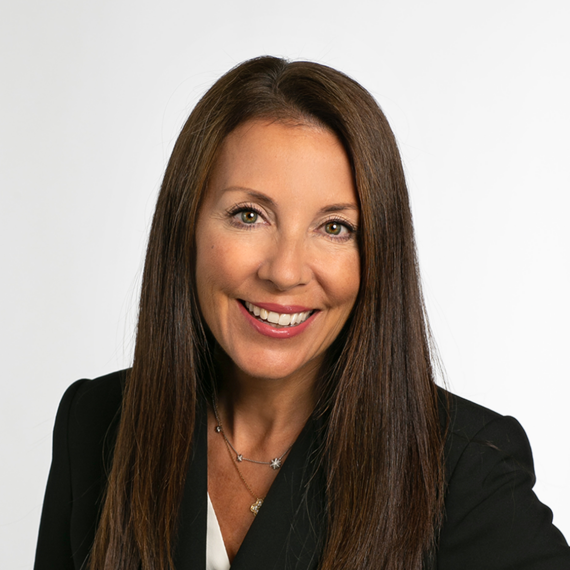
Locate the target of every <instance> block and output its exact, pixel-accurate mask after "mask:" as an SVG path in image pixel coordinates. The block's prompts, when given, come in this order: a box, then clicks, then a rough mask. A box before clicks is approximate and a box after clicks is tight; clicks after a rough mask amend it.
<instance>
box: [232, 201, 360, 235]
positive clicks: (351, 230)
mask: <svg viewBox="0 0 570 570" xmlns="http://www.w3.org/2000/svg"><path fill="white" fill-rule="evenodd" d="M242 212H255V213H256V214H257V215H258V216H259V217H260V218H261V219H262V220H266V218H265V216H264V214H263V212H262V211H261V210H260V209H259V208H258V207H257V206H255V205H254V204H236V205H235V206H233V207H232V208H230V209H229V210H228V211H227V216H228V218H229V221H230V223H231V224H232V225H234V226H235V227H238V228H240V229H245V230H253V229H254V227H255V226H257V225H259V224H257V223H252V224H246V223H244V222H242V221H239V220H237V219H236V216H237V214H241V213H242ZM327 224H339V225H341V226H343V227H344V228H345V229H346V230H347V233H346V234H344V235H340V236H335V235H333V234H325V235H326V236H327V237H328V238H329V239H331V240H333V241H336V242H345V241H348V240H350V239H353V238H354V235H355V233H356V231H357V228H356V226H355V225H354V224H352V223H350V222H349V221H348V220H345V219H344V218H341V217H339V216H333V217H331V218H328V219H326V220H325V221H324V222H322V223H321V225H320V226H319V228H323V227H325V226H326V225H327Z"/></svg>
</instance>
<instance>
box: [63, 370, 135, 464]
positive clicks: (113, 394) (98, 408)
mask: <svg viewBox="0 0 570 570" xmlns="http://www.w3.org/2000/svg"><path fill="white" fill-rule="evenodd" d="M127 372H128V371H127V370H121V371H118V372H113V373H111V374H107V375H105V376H101V377H100V378H96V379H94V380H88V379H82V380H77V381H76V382H74V383H73V384H72V385H71V386H70V387H69V388H68V389H67V390H66V392H65V394H64V395H63V397H62V399H61V402H60V404H59V409H58V412H57V418H56V423H55V429H54V446H58V447H59V448H61V447H62V445H65V448H66V454H67V455H68V457H69V461H70V463H71V467H72V468H74V467H79V466H81V467H82V468H84V467H86V466H89V467H90V468H91V469H94V468H95V467H96V465H97V463H98V462H100V461H101V457H102V456H101V452H103V453H104V455H106V456H107V457H109V456H110V454H111V451H112V448H113V447H114V442H115V436H116V431H117V426H118V424H119V419H120V414H121V404H122V395H123V389H124V384H125V378H126V374H127ZM81 470H82V469H80V471H81Z"/></svg>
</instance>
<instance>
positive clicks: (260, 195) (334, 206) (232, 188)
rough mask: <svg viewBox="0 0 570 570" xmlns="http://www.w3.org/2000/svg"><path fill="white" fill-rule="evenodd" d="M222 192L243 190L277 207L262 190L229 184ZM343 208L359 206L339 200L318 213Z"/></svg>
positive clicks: (352, 208)
mask: <svg viewBox="0 0 570 570" xmlns="http://www.w3.org/2000/svg"><path fill="white" fill-rule="evenodd" d="M224 192H244V193H245V194H247V195H248V196H250V197H251V198H252V199H254V200H257V201H259V202H262V203H263V204H266V205H267V206H270V207H272V208H276V207H277V204H276V202H275V200H273V198H270V197H269V196H267V195H266V194H264V193H263V192H258V191H257V190H252V189H251V188H245V187H243V186H230V187H229V188H226V189H225V190H224ZM343 210H353V211H355V212H358V211H359V210H360V208H359V207H358V205H356V204H354V203H352V202H341V203H340V204H330V205H328V206H325V207H324V208H321V209H320V210H319V214H330V213H332V212H342V211H343Z"/></svg>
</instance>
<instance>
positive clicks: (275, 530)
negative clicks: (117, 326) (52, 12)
mask: <svg viewBox="0 0 570 570" xmlns="http://www.w3.org/2000/svg"><path fill="white" fill-rule="evenodd" d="M124 377H125V372H124V371H121V372H115V373H113V374H109V375H108V376H103V377H101V378H98V379H96V380H92V381H89V380H79V381H77V382H75V383H74V384H72V385H71V386H70V387H69V388H68V390H67V391H66V393H65V395H64V396H63V399H62V401H61V403H60V406H59V410H58V413H57V418H56V423H55V428H54V438H53V459H52V466H51V470H50V474H49V479H48V484H47V490H46V495H45V501H44V506H43V511H42V518H41V524H40V531H39V539H38V545H37V552H36V562H35V566H34V568H35V570H68V569H69V570H72V569H75V570H78V569H79V568H81V567H82V564H83V563H84V561H85V559H86V557H87V555H88V553H89V549H90V548H91V545H92V543H93V539H94V535H95V529H96V526H97V522H98V519H99V509H100V506H101V498H102V494H103V490H104V487H105V482H106V469H108V466H109V465H110V459H111V454H112V447H113V443H114V439H115V436H116V430H117V426H118V422H119V414H120V408H121V398H122V387H123V385H124ZM441 394H442V396H445V393H444V392H443V391H441ZM445 400H447V401H448V403H449V405H448V406H447V405H446V406H445V407H444V406H442V417H443V418H445V417H446V416H448V417H449V419H450V425H449V431H448V436H447V439H446V474H447V493H446V502H445V504H446V513H445V522H444V525H443V529H442V532H441V536H440V540H439V548H438V551H437V556H436V559H435V560H432V561H431V562H429V563H426V565H427V566H429V567H430V568H432V569H434V570H435V569H437V570H499V569H500V570H507V569H513V570H514V569H516V570H570V548H569V547H568V545H567V543H566V541H565V540H564V537H563V536H562V534H561V533H560V531H558V529H557V528H556V527H555V526H553V525H552V513H551V511H550V509H548V507H546V506H544V505H543V504H542V503H540V501H539V500H538V499H537V497H536V496H535V494H534V493H533V491H532V487H533V485H534V482H535V476H534V471H533V462H532V454H531V450H530V446H529V443H528V439H527V437H526V434H525V433H524V430H523V429H522V427H521V426H520V424H519V423H518V422H517V421H516V420H515V419H513V418H510V417H503V416H500V415H499V414H496V413H495V412H492V411H490V410H488V409H486V408H483V407H481V406H478V405H477V404H474V403H472V402H468V401H467V400H464V399H462V398H459V397H458V396H454V395H451V394H450V395H449V399H447V398H445V397H443V398H442V401H445ZM443 422H444V423H445V419H444V420H443ZM317 427H318V426H316V425H315V422H314V421H313V420H311V421H309V422H308V423H307V425H306V426H305V428H304V429H303V431H302V432H301V434H300V436H299V438H298V439H297V441H296V443H295V445H294V446H293V448H292V449H291V451H290V453H289V456H288V457H287V461H286V462H285V463H284V465H283V467H282V468H281V469H280V471H279V473H278V475H277V477H276V479H275V482H274V483H273V485H272V487H271V489H270V491H269V494H268V495H267V498H266V501H265V502H264V505H263V508H262V509H261V510H260V512H259V515H258V516H257V517H256V518H255V519H254V521H253V524H252V526H251V528H250V530H249V532H248V534H247V536H246V537H245V540H244V541H243V543H242V546H241V548H240V550H239V551H238V553H237V556H236V557H235V560H234V562H233V564H232V569H235V570H257V569H259V570H261V569H263V570H266V569H275V570H277V569H279V570H292V569H299V570H301V569H309V568H311V569H315V568H316V567H317V563H318V560H317V557H318V554H317V553H318V552H319V545H320V540H321V539H322V536H321V534H322V532H321V529H322V525H320V524H318V523H317V524H315V521H319V520H320V518H321V508H322V504H323V497H322V490H321V489H322V487H321V486H319V485H309V486H308V488H309V493H308V494H307V493H305V492H304V490H305V489H306V488H307V485H306V483H307V480H306V478H307V472H308V470H307V469H306V468H305V467H306V465H307V461H308V458H310V457H311V456H312V455H311V454H312V451H314V450H315V447H316V445H317V444H316V435H315V434H316V433H317V432H318V430H317ZM206 493H207V440H206V431H205V413H204V410H202V412H201V413H200V414H199V419H198V421H197V426H196V436H195V445H194V446H193V455H192V460H191V463H190V466H189V471H188V476H187V480H186V485H185V491H184V496H183V499H182V505H181V511H180V517H181V518H180V526H179V535H178V547H177V550H176V552H175V561H176V568H178V569H180V570H187V569H188V570H193V569H200V570H202V569H204V568H205V564H206V548H205V545H206V513H207V508H206V505H207V503H206Z"/></svg>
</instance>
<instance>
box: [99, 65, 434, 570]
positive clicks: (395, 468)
mask: <svg viewBox="0 0 570 570" xmlns="http://www.w3.org/2000/svg"><path fill="white" fill-rule="evenodd" d="M254 119H269V120H276V121H284V122H293V123H296V124H317V125H319V126H320V127H324V128H326V129H329V130H330V131H331V132H332V133H334V134H335V135H336V136H337V137H338V139H339V140H340V141H341V142H342V144H343V145H344V148H345V150H346V152H347V155H348V157H349V160H350V163H351V166H352V171H353V176H354V182H355V186H356V191H357V195H358V200H359V203H360V209H361V215H360V220H361V221H360V224H359V236H358V240H359V252H360V268H361V276H360V289H359V293H358V297H357V300H356V302H355V305H354V308H353V310H352V313H351V315H350V317H349V320H348V321H347V323H346V325H345V327H344V329H343V331H342V332H341V335H340V337H339V338H338V339H337V341H336V342H335V343H334V347H333V348H331V350H330V351H329V354H328V358H327V359H326V362H325V365H324V367H323V370H322V371H321V376H320V380H319V391H320V394H319V399H318V405H317V407H318V410H317V411H316V412H315V413H319V414H321V416H322V417H323V418H326V421H325V431H324V435H323V445H322V446H321V458H320V459H321V461H320V469H321V470H322V473H323V479H324V481H325V485H326V486H325V489H326V491H325V503H326V505H325V511H324V512H325V513H326V525H325V528H326V536H325V539H324V542H323V545H322V552H321V553H320V554H319V560H320V562H319V568H320V569H321V570H333V569H339V570H340V569H343V570H346V569H348V568H350V569H351V570H358V569H360V570H365V569H366V570H369V569H370V568H378V569H385V570H416V569H417V570H419V569H421V568H422V564H424V561H425V560H426V558H427V557H428V556H429V555H430V553H431V552H433V549H434V548H435V545H436V541H437V534H438V528H439V526H440V524H441V517H442V512H443V488H444V473H443V471H444V468H443V451H442V449H443V445H442V440H443V436H442V433H441V427H440V423H439V419H438V403H437V391H436V386H435V382H434V377H433V376H434V373H433V366H432V360H431V355H430V335H429V328H428V324H427V319H426V315H425V309H424V303H423V297H422V293H421V287H420V279H419V273H418V264H417V256H416V248H415V241H414V233H413V226H412V215H411V211H410V205H409V198H408V192H407V188H406V182H405V177H404V172H403V167H402V162H401V158H400V154H399V151H398V147H397V144H396V141H395V138H394V135H393V133H392V131H391V129H390V126H389V124H388V122H387V120H386V117H385V116H384V114H383V113H382V111H381V109H380V107H379V106H378V104H377V103H376V101H375V100H374V98H373V97H372V96H371V95H370V94H369V93H368V92H367V91H366V90H365V89H364V88H363V87H361V86H360V85H359V84H358V83H356V82H355V81H354V80H352V79H351V78H349V77H347V76H346V75H344V74H343V73H341V72H339V71H336V70H334V69H332V68H330V67H327V66H324V65H321V64H317V63H313V62H306V61H295V62H288V61H286V60H283V59H280V58H276V57H268V56H266V57H259V58H255V59H252V60H249V61H246V62H244V63H242V64H240V65H238V66H236V67H235V68H233V69H232V70H230V71H229V72H228V73H226V74H225V75H224V76H222V77H221V78H220V79H219V80H218V81H217V82H216V83H215V84H214V85H213V86H212V87H211V88H210V89H209V90H208V91H207V92H206V94H205V95H204V96H203V98H202V99H201V100H200V101H199V103H198V104H197V105H196V107H195V108H194V110H193V111H192V113H191V114H190V116H189V118H188V120H187V121H186V123H185V125H184V127H183V128H182V131H181V133H180V135H179V137H178V140H177V142H176V144H175V146H174V150H173V153H172V156H171V158H170V160H169V163H168V166H167V168H166V173H165V176H164V180H163V183H162V186H161V190H160V194H159V197H158V201H157V205H156V210H155V213H154V218H153V222H152V228H151V231H150V237H149V242H148V249H147V254H146V261H145V267H144V273H143V284H142V291H141V299H140V307H139V319H138V327H137V337H136V346H135V353H134V360H133V367H132V370H131V371H130V373H129V374H128V377H127V382H126V386H125V392H124V399H123V407H122V415H121V422H120V427H119V432H118V436H117V440H116V444H115V450H114V456H113V462H112V468H111V471H110V473H109V478H108V483H107V491H106V496H105V500H104V505H103V510H102V515H101V520H100V522H99V526H98V530H97V534H96V538H95V543H94V545H93V549H92V552H91V556H90V561H89V565H90V566H89V567H90V569H91V570H131V569H132V570H135V569H138V568H142V570H166V569H169V570H170V569H171V568H173V567H174V564H173V560H172V553H173V549H174V546H175V542H176V536H177V524H178V511H179V506H180V502H181V498H182V491H183V486H184V481H185V477H186V472H187V466H188V461H189V457H190V453H191V449H192V438H193V432H194V424H195V419H196V413H197V412H196V410H197V405H198V402H199V401H200V399H201V398H205V397H208V394H209V392H210V390H211V382H212V378H213V377H214V375H215V371H214V369H213V358H212V350H213V346H212V345H213V342H212V339H211V336H210V335H209V333H208V331H207V330H206V327H205V324H204V322H203V320H202V318H201V315H200V307H199V303H198V299H197V293H196V286H195V243H196V236H195V228H196V220H197V216H198V212H199V209H200V204H201V201H202V199H203V196H204V193H205V192H206V190H207V183H208V177H209V175H210V173H211V171H212V168H213V166H214V164H215V160H216V157H217V154H218V151H219V149H220V146H221V144H222V142H223V141H224V139H225V137H227V135H228V134H229V133H231V132H232V131H233V130H234V129H235V128H236V127H237V126H238V125H240V124H242V123H244V122H246V121H249V120H254ZM315 480H317V479H315Z"/></svg>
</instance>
